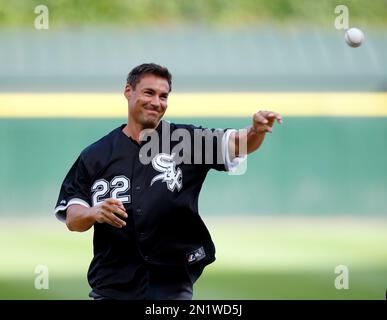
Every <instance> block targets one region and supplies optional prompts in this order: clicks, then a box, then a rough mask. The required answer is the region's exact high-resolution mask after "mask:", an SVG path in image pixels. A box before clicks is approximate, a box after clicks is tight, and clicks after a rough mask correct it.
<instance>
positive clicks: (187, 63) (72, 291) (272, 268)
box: [0, 0, 387, 299]
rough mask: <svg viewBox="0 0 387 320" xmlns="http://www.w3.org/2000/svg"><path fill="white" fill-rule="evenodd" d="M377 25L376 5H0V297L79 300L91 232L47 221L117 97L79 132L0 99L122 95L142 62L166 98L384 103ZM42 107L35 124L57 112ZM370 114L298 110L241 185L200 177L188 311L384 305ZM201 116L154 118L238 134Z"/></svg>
mask: <svg viewBox="0 0 387 320" xmlns="http://www.w3.org/2000/svg"><path fill="white" fill-rule="evenodd" d="M40 4H45V5H46V6H47V7H48V9H49V19H50V20H49V21H50V24H49V25H50V27H49V29H48V30H37V29H35V28H34V20H35V18H36V16H37V14H35V13H34V8H35V6H36V5H40ZM338 4H344V5H347V6H348V9H349V14H350V16H349V18H350V25H351V26H358V27H360V28H361V29H362V30H363V31H364V33H365V42H364V44H363V45H362V46H361V47H359V48H356V49H353V48H349V47H348V46H347V45H346V44H345V42H344V38H343V30H336V29H335V28H334V20H335V18H336V15H335V13H334V9H335V6H336V5H338ZM386 21H387V2H386V1H383V0H378V1H361V0H359V1H328V0H327V1H297V0H294V1H291V0H287V1H285V0H282V1H279V0H277V1H250V0H243V1H228V0H224V1H221V0H208V1H163V2H160V1H153V0H148V1H123V0H121V1H119V0H116V1H75V0H74V1H70V0H68V1H66V0H63V1H45V2H44V3H42V2H40V1H5V0H0V26H1V29H0V43H1V50H0V142H1V149H0V190H1V192H0V250H1V256H0V298H1V299H88V296H87V294H88V292H89V287H88V284H87V280H86V273H87V268H88V264H89V262H90V260H91V257H92V231H88V232H86V233H71V232H69V231H68V230H67V229H66V227H65V225H64V224H62V223H61V222H59V221H57V220H56V219H55V217H54V215H53V209H54V206H55V202H56V199H57V195H58V192H59V188H60V185H61V183H62V180H63V178H64V175H65V174H66V172H67V171H68V169H69V168H70V166H71V164H72V163H73V161H74V160H75V158H76V157H77V155H78V154H79V152H80V151H81V150H82V149H83V148H84V147H86V146H87V145H88V144H90V143H91V142H94V141H95V140H97V139H99V138H100V137H101V136H103V135H104V134H106V133H107V132H109V131H110V130H112V129H113V128H115V127H117V126H118V125H120V124H121V123H124V122H125V121H126V117H125V110H126V103H125V100H124V98H122V108H123V117H122V118H117V117H109V118H107V119H101V118H95V117H94V116H93V105H91V104H90V106H89V107H90V114H89V116H87V117H82V118H81V117H80V116H79V115H77V113H76V112H75V113H74V114H73V115H72V116H71V117H66V118H64V117H59V116H58V117H48V118H47V117H41V116H39V117H33V116H31V113H32V114H33V112H34V111H33V110H31V112H29V113H28V115H27V114H25V115H24V114H23V112H21V111H20V110H26V108H27V109H28V100H27V101H26V102H25V103H26V105H23V106H20V109H19V108H18V107H15V110H14V112H13V113H12V114H11V115H9V114H8V113H6V111H5V110H8V105H7V103H9V102H8V101H9V100H7V99H6V98H5V97H6V95H9V94H11V95H14V96H18V97H19V96H23V95H24V94H26V93H28V94H30V93H32V94H35V93H40V94H44V95H47V97H48V94H52V93H54V94H55V93H65V94H69V95H72V94H73V93H92V94H94V93H98V94H103V93H115V94H121V92H122V88H123V85H124V81H125V77H126V74H127V72H128V71H129V70H130V69H131V68H133V67H134V66H136V65H137V64H139V63H143V62H150V61H152V62H156V63H160V64H162V65H165V66H167V67H168V68H169V69H170V70H171V71H172V73H173V76H174V83H173V92H172V95H173V94H176V95H178V94H182V93H187V92H189V93H193V94H202V93H210V94H211V93H226V92H227V93H229V92H231V93H240V92H246V93H249V92H269V93H270V94H272V95H273V96H274V97H275V96H277V95H279V94H281V93H286V92H300V93H306V92H309V93H313V94H315V96H316V99H323V96H322V95H321V94H322V93H325V92H337V93H338V96H337V97H340V93H342V92H346V93H355V92H356V93H360V94H361V93H371V94H375V95H376V94H385V93H386V92H387V62H386V59H385V57H384V55H385V52H386V51H387V29H386ZM58 97H59V96H58ZM383 97H385V96H383ZM47 99H48V98H47ZM50 99H51V100H49V101H51V103H52V106H51V108H50V110H48V109H47V112H52V110H56V108H58V107H57V105H56V104H55V99H52V98H50ZM75 103H76V98H75ZM206 103H207V102H206V101H203V104H206ZM294 103H297V101H289V105H292V104H294ZM300 103H301V102H300ZM374 103H375V100H373V99H370V100H369V103H368V104H366V105H364V112H363V115H361V116H359V115H356V114H355V113H354V112H353V113H352V112H351V111H349V112H347V114H345V115H344V116H337V115H336V114H337V112H336V111H340V110H337V109H340V107H342V108H343V109H345V110H351V108H348V105H340V101H327V102H326V103H325V106H326V108H327V110H328V111H327V110H323V111H325V112H324V114H327V113H328V115H325V116H319V115H316V116H311V115H310V112H309V111H310V110H311V109H313V108H314V106H313V105H308V104H305V105H302V108H303V110H305V115H294V114H292V112H291V111H289V110H285V111H284V113H283V116H284V125H283V126H281V127H279V126H278V127H276V128H275V130H274V133H273V134H272V135H270V136H268V137H267V139H266V140H267V141H265V143H264V145H263V146H262V148H261V149H260V150H259V151H258V152H256V153H254V154H253V155H251V156H250V157H249V159H248V167H247V172H246V173H245V174H244V175H240V176H229V175H227V174H225V173H219V172H211V173H210V174H209V176H208V178H207V180H206V182H205V185H204V187H203V190H202V193H201V196H200V203H199V207H200V212H201V214H202V217H203V219H204V220H205V222H206V223H207V225H208V228H209V230H210V231H211V234H212V235H213V239H214V242H215V244H216V247H217V261H216V262H215V263H214V264H212V265H210V266H209V267H208V268H207V269H206V270H205V272H204V274H203V276H202V277H201V278H200V279H199V281H198V282H197V284H196V286H195V294H194V298H196V299H223V298H224V299H384V298H385V291H386V289H387V250H386V243H387V219H386V214H387V200H386V199H387V186H386V181H387V170H386V163H387V147H386V138H387V117H386V115H387V102H386V101H385V102H384V103H383V104H382V107H381V110H379V111H380V112H379V113H376V112H375V111H374ZM256 104H257V109H272V110H275V111H281V110H278V109H277V108H276V106H275V105H273V106H271V105H270V106H266V105H265V106H262V105H260V101H257V103H256ZM211 107H212V106H211V105H208V106H207V108H209V109H211ZM235 107H236V108H238V107H240V106H235ZM106 108H109V106H106ZM211 111H212V116H211V117H193V116H192V115H191V114H190V110H187V111H186V116H185V117H183V118H176V117H174V116H173V115H172V116H168V114H167V119H168V120H171V121H176V122H185V123H193V124H197V125H203V126H207V127H214V128H218V127H223V128H225V127H235V128H242V127H245V126H247V125H248V124H249V123H250V118H249V117H245V116H243V117H242V116H241V117H231V116H230V115H228V114H227V113H225V112H223V110H218V109H214V108H212V109H211ZM6 114H7V115H6ZM37 265H45V266H47V267H48V269H49V275H50V277H49V280H50V282H49V285H50V287H49V289H48V290H36V289H35V288H34V281H35V278H36V276H37V275H36V274H35V273H34V270H35V267H36V266H37ZM338 265H346V266H347V267H348V269H349V289H347V290H344V289H342V290H337V289H336V288H335V286H334V282H335V278H336V277H337V276H338V274H335V272H334V271H335V268H336V266H338Z"/></svg>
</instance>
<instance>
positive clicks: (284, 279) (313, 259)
mask: <svg viewBox="0 0 387 320" xmlns="http://www.w3.org/2000/svg"><path fill="white" fill-rule="evenodd" d="M204 219H205V221H206V222H207V225H208V227H209V229H210V231H211V233H212V235H213V239H214V241H215V244H216V247H217V261H216V262H215V263H214V264H212V265H210V266H208V267H207V268H206V270H205V272H204V274H203V276H202V277H201V278H200V279H199V280H198V282H197V283H196V285H195V291H194V298H195V299H385V292H386V289H387V250H386V243H387V220H383V219H380V218H379V219H376V218H375V219H353V218H343V217H342V218H324V219H323V218H310V219H306V218H299V217H286V218H283V217H282V218H280V217H275V218H270V217H266V218H251V217H250V218H245V217H238V218H234V219H231V218H226V217H216V218H211V219H208V218H207V219H206V217H204ZM91 243H92V232H86V233H72V232H69V231H67V230H66V228H65V225H64V224H61V223H60V222H56V221H55V220H54V219H51V220H38V221H37V220H28V219H23V220H22V219H20V220H9V219H8V220H6V219H2V220H1V223H0V249H1V262H0V299H88V297H87V294H88V292H89V286H88V284H87V281H86V272H87V268H88V264H89V262H90V259H91V257H92V246H91ZM36 265H45V266H47V267H48V269H49V280H50V282H49V289H48V290H36V289H35V288H34V280H35V276H36V275H35V273H34V270H35V266H36ZM337 265H346V266H347V267H348V268H349V289H348V290H337V289H336V288H335V286H334V280H335V277H336V276H337V275H336V274H335V273H334V269H335V267H336V266H337Z"/></svg>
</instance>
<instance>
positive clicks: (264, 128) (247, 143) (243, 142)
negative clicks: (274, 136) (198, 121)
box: [228, 111, 282, 157]
mask: <svg viewBox="0 0 387 320" xmlns="http://www.w3.org/2000/svg"><path fill="white" fill-rule="evenodd" d="M276 120H277V121H278V123H280V124H281V123H282V117H281V116H280V115H279V114H278V113H276V112H272V111H259V112H257V113H255V114H254V115H253V121H252V125H250V126H249V127H247V128H245V129H243V130H239V131H236V132H233V133H232V134H231V135H230V139H229V146H228V147H229V151H230V154H231V155H235V156H236V157H240V156H244V155H246V154H249V153H252V152H254V151H255V150H257V149H258V148H259V147H260V146H261V144H262V142H263V140H264V139H265V135H266V133H267V132H269V133H272V132H273V129H272V128H273V125H274V122H275V121H276ZM243 146H244V147H243Z"/></svg>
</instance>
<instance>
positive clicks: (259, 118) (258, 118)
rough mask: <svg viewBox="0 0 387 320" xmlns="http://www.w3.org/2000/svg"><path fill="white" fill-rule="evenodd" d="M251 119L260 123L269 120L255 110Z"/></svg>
mask: <svg viewBox="0 0 387 320" xmlns="http://www.w3.org/2000/svg"><path fill="white" fill-rule="evenodd" d="M253 120H254V122H255V123H261V124H266V123H268V122H269V121H268V120H267V119H266V118H265V117H264V116H263V115H261V114H260V113H259V112H257V113H256V114H254V117H253Z"/></svg>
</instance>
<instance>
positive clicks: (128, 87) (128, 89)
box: [124, 84, 133, 100]
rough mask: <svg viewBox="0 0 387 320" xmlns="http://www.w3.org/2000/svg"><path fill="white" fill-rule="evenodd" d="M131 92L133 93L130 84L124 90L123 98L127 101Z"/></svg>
mask: <svg viewBox="0 0 387 320" xmlns="http://www.w3.org/2000/svg"><path fill="white" fill-rule="evenodd" d="M132 92H133V88H132V86H131V85H130V84H127V85H126V86H125V90H124V96H125V97H126V99H128V100H129V99H130V96H131V94H132Z"/></svg>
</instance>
